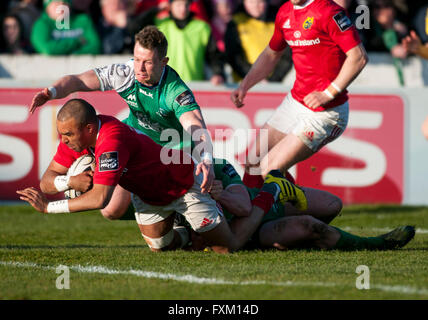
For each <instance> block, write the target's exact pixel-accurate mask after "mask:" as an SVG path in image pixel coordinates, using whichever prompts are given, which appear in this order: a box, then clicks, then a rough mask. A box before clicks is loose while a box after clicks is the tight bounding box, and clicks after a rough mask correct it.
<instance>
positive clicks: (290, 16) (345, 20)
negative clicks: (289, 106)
mask: <svg viewBox="0 0 428 320" xmlns="http://www.w3.org/2000/svg"><path fill="white" fill-rule="evenodd" d="M360 42H361V40H360V38H359V36H358V32H357V30H356V28H355V27H354V26H353V25H352V22H351V20H350V19H349V17H348V16H347V15H346V13H345V11H344V9H343V8H342V7H340V6H339V5H337V4H336V3H334V2H333V1H331V0H313V1H312V2H309V3H307V4H306V5H305V6H302V7H297V6H293V4H292V3H291V2H290V1H288V2H286V3H285V4H283V5H282V6H281V8H280V9H279V11H278V13H277V16H276V20H275V31H274V34H273V36H272V38H271V40H270V43H269V46H270V48H271V49H272V50H275V51H280V50H283V49H284V48H285V47H286V46H287V45H289V46H290V47H291V50H292V52H293V56H292V57H293V58H292V59H293V63H294V68H295V70H296V81H295V82H294V86H293V89H292V90H291V94H292V96H293V98H294V99H296V100H297V101H299V102H300V103H302V104H303V105H304V103H303V98H304V97H305V96H306V95H308V94H309V93H311V92H313V91H324V90H325V89H326V88H327V87H328V86H329V85H330V83H331V82H332V81H333V80H334V79H336V77H337V75H338V74H339V71H340V69H341V68H342V65H343V62H344V61H345V58H346V54H345V53H346V52H347V51H348V50H350V49H352V48H354V47H355V46H357V45H358V44H359V43H360ZM347 100H348V96H347V91H346V90H343V91H342V92H341V93H340V94H339V95H338V96H337V97H336V98H335V99H334V100H333V101H331V102H330V103H329V104H327V105H325V106H322V107H318V108H317V109H315V111H322V110H325V109H327V108H332V107H335V106H338V105H341V104H343V103H344V102H346V101H347Z"/></svg>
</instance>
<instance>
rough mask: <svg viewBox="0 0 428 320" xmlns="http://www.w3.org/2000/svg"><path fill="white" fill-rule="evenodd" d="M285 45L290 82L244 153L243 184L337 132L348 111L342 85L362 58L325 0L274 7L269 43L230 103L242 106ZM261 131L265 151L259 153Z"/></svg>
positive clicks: (341, 16)
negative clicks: (292, 78)
mask: <svg viewBox="0 0 428 320" xmlns="http://www.w3.org/2000/svg"><path fill="white" fill-rule="evenodd" d="M287 46H290V47H291V49H292V53H293V55H292V57H293V58H292V59H293V63H294V67H295V70H296V80H295V82H294V86H293V88H292V90H291V93H290V94H288V95H287V96H286V97H285V99H284V101H283V103H282V104H281V105H280V106H279V107H278V108H277V110H276V112H275V113H274V115H273V116H272V117H271V118H270V119H269V120H268V121H267V122H266V123H265V125H264V126H263V127H262V129H265V130H261V133H260V134H259V137H258V139H257V143H256V144H255V150H253V151H255V152H250V155H256V156H257V157H258V158H256V159H252V158H249V157H247V162H246V168H245V169H246V170H245V171H246V174H245V176H244V182H245V183H246V184H247V185H248V180H247V181H245V180H246V178H251V176H250V175H251V174H254V172H256V174H261V176H262V177H265V176H266V174H267V173H268V172H269V171H270V170H272V169H281V170H282V171H286V170H288V169H289V168H290V167H292V166H293V165H294V164H296V163H297V162H300V161H303V160H305V159H307V158H308V157H310V156H311V155H313V154H314V153H315V152H317V151H318V150H320V148H322V147H323V146H324V145H325V144H327V143H329V142H331V141H333V140H334V139H336V138H338V137H339V136H340V135H341V134H342V132H343V131H344V130H345V128H346V126H347V123H348V113H349V107H348V102H347V100H348V96H347V94H346V93H347V91H346V88H347V87H348V86H349V84H350V83H351V82H352V81H353V80H354V79H355V78H356V77H357V75H358V74H359V73H360V72H361V70H362V69H363V68H364V66H365V65H366V63H367V60H368V59H367V54H366V52H365V49H364V47H363V45H362V44H361V40H360V39H359V36H358V33H357V30H356V29H355V27H354V26H353V25H352V22H351V21H350V19H349V18H348V17H347V15H346V13H345V11H344V9H343V8H341V7H340V6H338V5H337V4H335V3H334V2H333V1H331V0H291V1H289V2H286V3H285V4H284V5H282V7H281V8H280V9H279V11H278V14H277V17H276V21H275V31H274V34H273V36H272V38H271V40H270V43H269V45H268V46H267V47H266V48H265V50H264V51H263V52H262V53H261V54H260V56H259V57H258V59H257V61H256V62H255V63H254V65H253V66H252V67H251V69H250V71H249V72H248V74H247V75H246V77H245V78H244V79H243V81H242V82H241V84H240V86H239V88H237V89H236V90H234V91H233V92H232V94H231V100H232V102H233V103H234V104H235V105H236V107H238V108H240V107H242V106H243V105H244V104H243V101H244V98H245V96H246V94H247V92H248V90H249V89H250V88H251V87H253V86H254V85H255V84H256V83H258V82H259V81H262V80H263V79H265V78H266V77H267V76H268V75H269V74H270V73H271V72H272V70H273V69H274V68H275V65H276V64H277V62H278V61H279V59H280V57H281V55H282V53H283V51H284V50H285V48H286V47H287ZM265 134H267V141H268V146H267V154H260V153H261V152H262V151H261V150H262V148H261V147H265V146H261V145H260V144H261V143H262V142H260V141H266V140H265V139H263V138H266V136H263V135H265ZM252 167H255V168H257V170H251V168H252ZM257 172H258V173H257ZM254 186H256V185H254Z"/></svg>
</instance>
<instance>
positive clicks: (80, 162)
mask: <svg viewBox="0 0 428 320" xmlns="http://www.w3.org/2000/svg"><path fill="white" fill-rule="evenodd" d="M88 170H92V171H95V158H94V156H92V155H90V154H84V155H83V156H81V157H79V158H77V159H76V160H75V161H74V162H73V164H72V165H71V167H70V168H69V169H68V171H67V176H70V177H71V176H77V175H78V174H81V173H82V172H85V171H88ZM82 193H83V192H81V191H78V190H74V189H68V190H66V191H65V192H64V195H65V197H66V198H67V199H73V198H76V197H78V196H80V195H81V194H82Z"/></svg>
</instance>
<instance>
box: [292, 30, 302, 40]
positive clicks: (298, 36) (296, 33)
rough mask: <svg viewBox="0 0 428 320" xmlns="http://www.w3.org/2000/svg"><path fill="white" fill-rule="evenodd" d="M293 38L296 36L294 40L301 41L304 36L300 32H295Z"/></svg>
mask: <svg viewBox="0 0 428 320" xmlns="http://www.w3.org/2000/svg"><path fill="white" fill-rule="evenodd" d="M293 36H294V38H297V39H299V38H300V37H301V36H302V34H301V33H300V31H296V32H294V34H293Z"/></svg>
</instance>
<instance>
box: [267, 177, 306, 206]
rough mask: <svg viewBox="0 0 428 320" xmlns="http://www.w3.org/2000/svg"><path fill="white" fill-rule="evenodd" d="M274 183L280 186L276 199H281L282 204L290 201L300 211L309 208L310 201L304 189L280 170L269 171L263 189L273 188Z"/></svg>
mask: <svg viewBox="0 0 428 320" xmlns="http://www.w3.org/2000/svg"><path fill="white" fill-rule="evenodd" d="M273 185H277V186H278V187H279V194H277V197H275V200H279V201H280V202H281V203H282V204H285V203H286V202H290V203H292V204H293V205H294V206H295V207H296V208H297V209H299V210H300V211H305V210H306V209H308V201H307V199H306V196H305V193H304V192H303V190H302V189H300V188H299V187H298V186H296V185H295V184H294V183H291V182H290V181H288V180H287V179H286V178H284V176H283V175H282V173H281V171H279V170H271V171H269V173H268V174H267V176H266V178H265V181H264V183H263V187H262V190H263V189H272V187H271V186H273Z"/></svg>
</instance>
